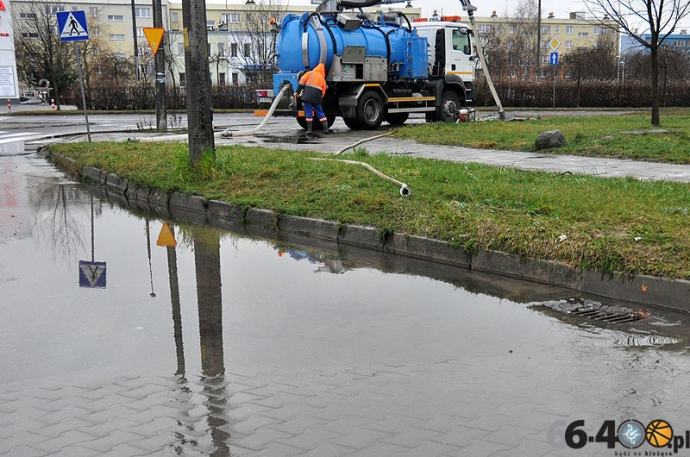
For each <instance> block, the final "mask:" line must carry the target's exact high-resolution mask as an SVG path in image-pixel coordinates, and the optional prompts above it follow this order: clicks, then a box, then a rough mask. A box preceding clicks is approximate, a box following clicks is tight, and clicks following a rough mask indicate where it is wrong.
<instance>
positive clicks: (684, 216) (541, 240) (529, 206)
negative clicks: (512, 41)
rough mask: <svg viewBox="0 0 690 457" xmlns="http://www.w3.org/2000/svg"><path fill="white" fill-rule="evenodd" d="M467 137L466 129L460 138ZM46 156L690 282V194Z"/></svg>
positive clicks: (634, 184) (259, 151)
mask: <svg viewBox="0 0 690 457" xmlns="http://www.w3.org/2000/svg"><path fill="white" fill-rule="evenodd" d="M463 127H464V126H463ZM50 152H53V153H60V154H64V155H66V156H68V157H72V158H73V159H75V160H76V161H77V162H78V163H79V164H81V165H88V166H94V167H98V168H100V169H103V170H106V171H108V172H112V173H116V174H118V175H119V176H121V177H123V178H127V179H128V180H129V181H130V182H131V183H134V184H138V185H147V186H150V187H156V188H160V189H163V190H165V191H180V192H183V193H186V194H193V195H203V196H205V197H208V198H213V199H219V200H224V201H227V202H231V203H234V204H238V205H247V206H252V207H260V208H268V209H273V210H275V211H278V212H280V213H284V214H291V215H298V216H309V217H317V218H323V219H328V220H334V221H339V222H341V223H348V224H359V225H369V226H374V227H377V228H379V230H382V231H386V232H398V233H405V234H410V235H419V236H426V237H431V238H435V239H439V240H444V241H448V242H450V243H452V244H454V245H456V246H458V247H462V248H464V249H465V250H467V251H469V252H476V251H478V250H485V249H493V250H499V251H504V252H508V253H511V254H517V255H521V256H525V257H530V258H537V259H551V260H559V261H562V262H566V263H568V264H571V265H573V266H578V267H581V268H596V269H599V270H602V271H606V272H612V271H623V272H627V273H635V274H648V275H654V276H664V277H672V278H684V279H690V224H688V217H689V216H688V215H689V214H690V192H688V185H686V184H681V183H670V182H641V181H637V180H634V179H602V178H596V177H591V176H581V175H570V174H563V175H556V174H551V173H543V172H532V171H520V170H515V169H512V168H496V167H489V166H484V165H478V164H464V163H455V162H446V161H436V160H427V159H415V158H410V157H396V156H387V155H385V154H380V155H375V156H369V155H367V154H366V151H363V150H359V152H358V153H357V154H355V157H353V155H348V156H347V157H346V158H347V159H355V160H361V161H364V162H367V163H369V164H371V165H372V166H374V167H376V168H377V169H378V170H380V171H382V172H383V173H386V174H387V175H389V176H392V177H394V178H395V179H398V180H400V181H403V182H405V183H407V184H408V185H409V186H410V189H411V190H412V195H411V196H410V197H401V196H400V195H399V193H398V190H399V189H398V187H397V186H396V185H395V184H393V183H391V182H389V181H387V180H384V179H381V178H379V177H377V176H375V175H374V174H372V173H371V172H369V171H367V170H366V169H364V167H360V166H353V165H350V164H345V163H342V162H338V161H337V160H332V161H331V160H326V161H323V160H321V161H316V160H311V159H310V158H311V157H316V156H319V155H318V154H317V153H306V152H294V151H283V150H274V149H263V148H256V147H219V148H218V150H217V152H216V160H215V162H214V161H212V160H210V159H206V160H204V161H203V163H202V164H201V165H200V166H199V167H198V168H197V169H195V170H190V169H189V167H188V166H187V164H188V151H187V146H186V145H184V144H168V143H77V144H74V143H71V144H58V145H51V146H50Z"/></svg>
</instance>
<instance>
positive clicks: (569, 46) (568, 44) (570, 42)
mask: <svg viewBox="0 0 690 457" xmlns="http://www.w3.org/2000/svg"><path fill="white" fill-rule="evenodd" d="M565 49H573V42H572V41H566V42H565Z"/></svg>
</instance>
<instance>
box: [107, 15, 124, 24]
mask: <svg viewBox="0 0 690 457" xmlns="http://www.w3.org/2000/svg"><path fill="white" fill-rule="evenodd" d="M124 20H125V17H124V16H123V15H122V14H108V22H124Z"/></svg>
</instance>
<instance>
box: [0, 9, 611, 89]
mask: <svg viewBox="0 0 690 457" xmlns="http://www.w3.org/2000/svg"><path fill="white" fill-rule="evenodd" d="M5 1H6V2H7V0H5ZM284 3H287V2H281V1H280V0H270V1H265V2H264V1H261V0H259V1H258V2H256V1H254V0H246V1H244V2H243V3H239V4H237V3H228V2H227V1H226V2H225V3H216V2H207V4H206V17H207V28H208V56H209V71H210V73H211V81H212V83H213V84H217V85H242V84H245V83H246V82H248V81H251V80H252V79H261V78H265V77H266V73H267V72H268V73H271V72H272V71H273V65H274V64H273V58H274V56H272V45H273V39H274V36H273V32H272V31H271V25H270V19H271V18H275V19H276V20H277V21H278V22H280V19H281V18H282V17H284V16H285V15H287V14H297V15H301V14H303V13H305V12H311V11H314V6H313V5H299V6H292V5H285V4H284ZM12 4H13V5H15V10H16V11H15V14H13V17H14V18H15V19H14V20H16V21H22V20H29V19H31V18H35V17H36V15H37V14H39V15H40V14H55V12H57V11H70V10H83V11H84V12H85V13H86V17H87V22H88V25H89V35H90V37H91V38H93V39H98V40H99V42H100V43H102V46H103V48H104V50H105V49H107V51H108V52H110V53H113V54H115V55H117V56H119V57H123V58H129V57H132V56H133V55H134V54H135V50H136V54H137V55H138V56H140V57H142V56H143V57H142V65H143V62H145V63H147V64H148V65H149V66H151V65H152V63H151V61H152V59H150V55H151V50H150V48H149V45H148V42H147V40H146V37H145V35H144V33H143V29H144V28H145V27H152V26H153V10H152V8H153V6H152V4H151V1H150V0H149V1H146V0H134V3H132V1H131V0H73V1H72V0H70V1H55V0H49V1H45V2H42V3H41V2H36V1H35V0H13V2H12ZM382 7H383V8H384V9H387V8H393V9H403V10H404V11H405V13H406V14H407V16H408V18H409V19H410V20H411V21H413V20H414V19H415V18H419V17H420V16H421V9H420V8H413V7H411V5H410V3H409V2H408V4H407V5H404V4H401V5H382ZM37 8H39V9H40V10H38V11H37ZM162 9H163V27H164V28H165V30H166V37H165V42H166V45H165V47H164V49H165V52H166V54H168V56H169V59H168V60H169V63H168V64H167V68H166V79H167V81H168V82H169V83H174V84H176V85H184V82H185V70H184V37H183V21H182V3H181V0H162ZM373 9H374V10H376V9H378V8H373ZM369 10H371V8H370V9H369ZM462 20H467V19H466V18H465V17H463V18H462ZM475 20H476V24H477V32H479V35H480V36H484V37H486V36H488V35H489V34H492V33H498V34H501V35H502V36H503V37H504V38H505V41H506V43H508V44H509V43H510V37H511V35H514V34H515V33H517V32H518V30H520V23H521V20H520V19H515V18H505V17H503V18H502V17H500V16H498V15H497V14H496V13H495V12H494V14H492V15H491V16H490V17H476V18H475ZM541 32H542V33H541V45H540V48H541V52H540V60H541V63H542V64H548V62H549V54H550V53H551V52H552V51H553V50H557V51H558V52H559V53H560V54H561V55H564V54H567V53H568V52H571V51H572V50H575V49H578V48H581V47H591V46H595V45H596V43H597V42H598V41H599V40H600V39H601V37H602V36H604V35H605V34H606V33H611V32H610V31H609V30H607V29H606V28H604V27H601V26H597V25H594V24H593V23H592V22H591V21H588V20H586V18H585V17H584V15H582V14H580V13H573V14H571V17H570V18H567V19H559V18H556V17H554V16H553V14H550V15H548V17H546V18H544V19H542V23H541ZM23 33H31V32H23ZM1 38H2V37H1V36H0V39H1ZM535 39H536V38H535ZM145 71H149V72H151V71H153V70H152V68H147V69H145Z"/></svg>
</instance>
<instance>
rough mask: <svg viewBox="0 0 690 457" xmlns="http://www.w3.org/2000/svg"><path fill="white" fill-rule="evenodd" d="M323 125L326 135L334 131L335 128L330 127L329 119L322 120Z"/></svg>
mask: <svg viewBox="0 0 690 457" xmlns="http://www.w3.org/2000/svg"><path fill="white" fill-rule="evenodd" d="M321 126H322V127H323V133H325V134H326V135H328V134H329V133H333V130H331V129H329V128H328V121H321Z"/></svg>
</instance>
